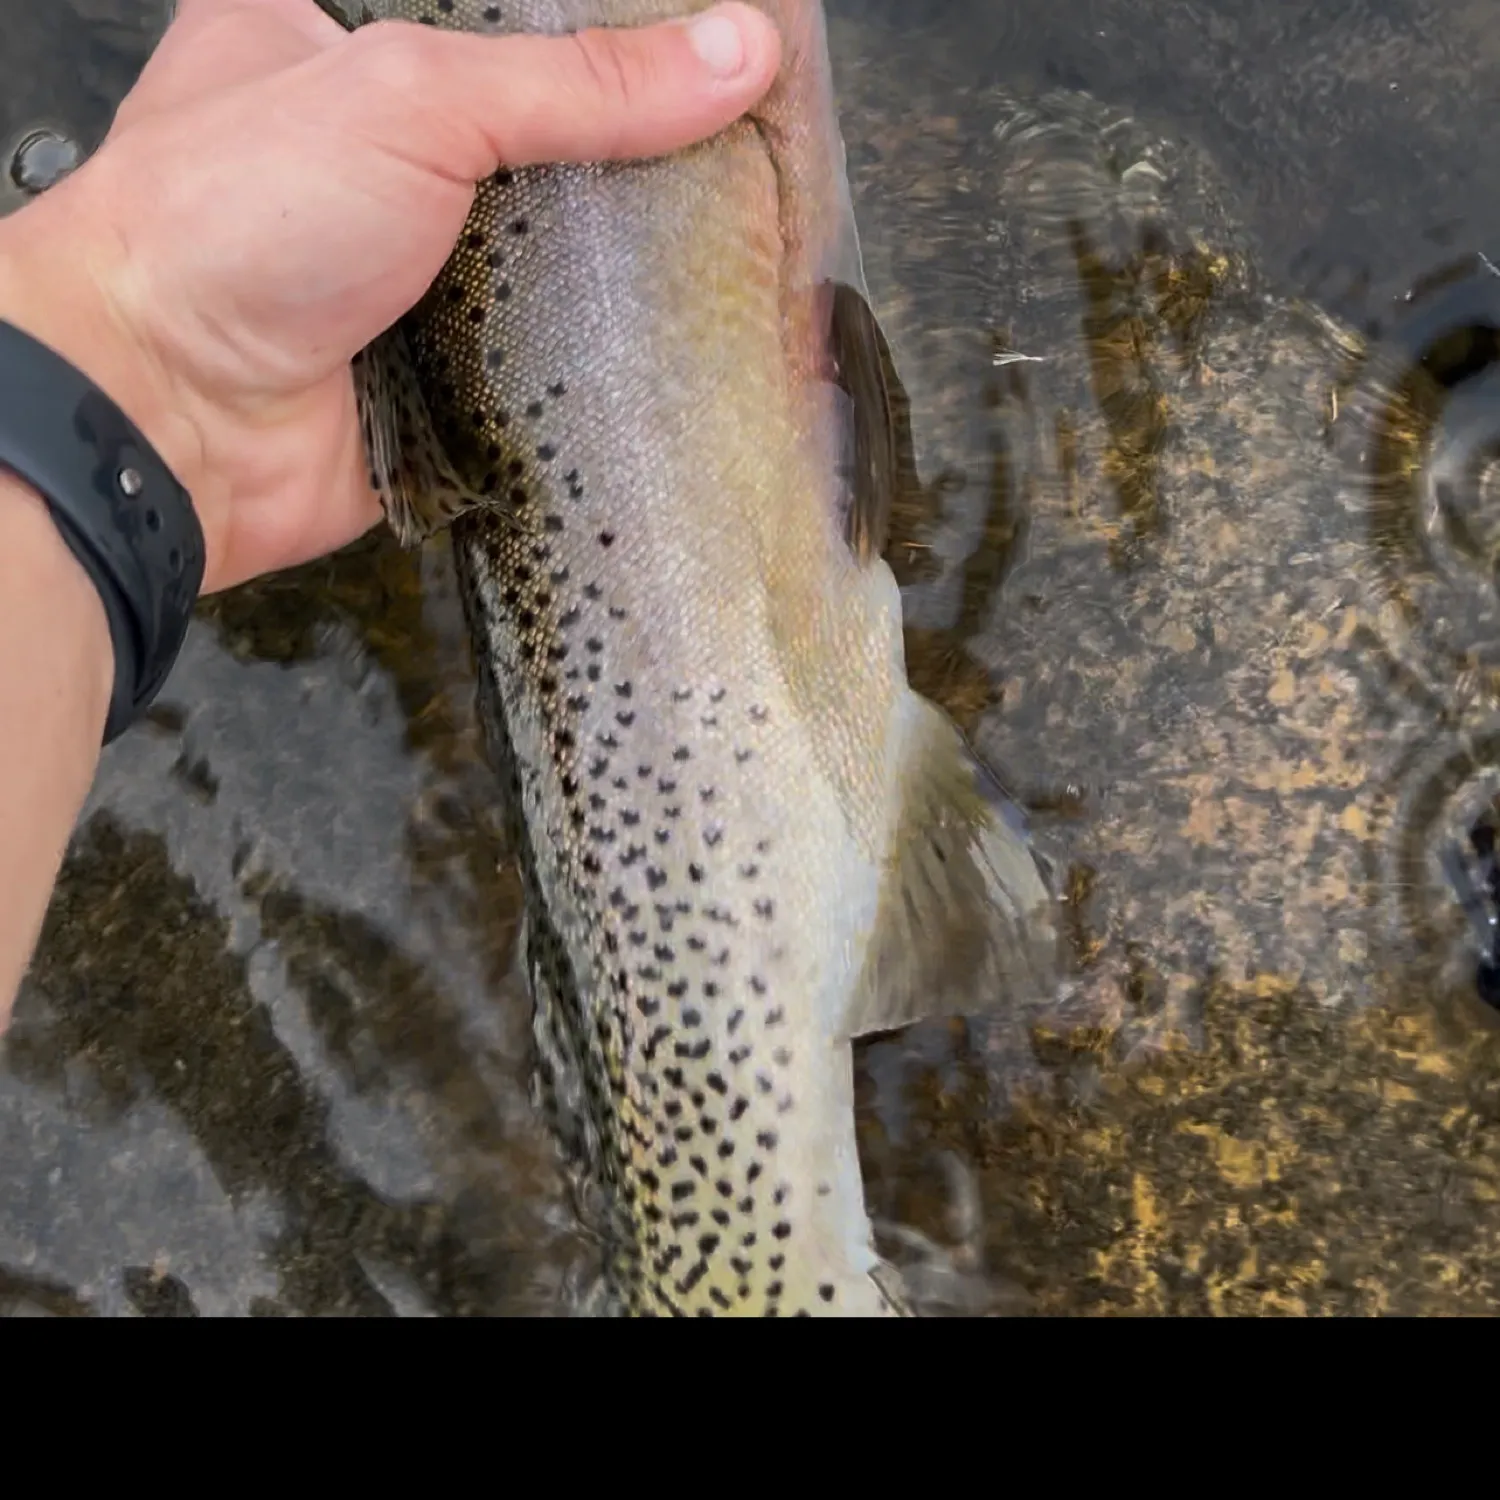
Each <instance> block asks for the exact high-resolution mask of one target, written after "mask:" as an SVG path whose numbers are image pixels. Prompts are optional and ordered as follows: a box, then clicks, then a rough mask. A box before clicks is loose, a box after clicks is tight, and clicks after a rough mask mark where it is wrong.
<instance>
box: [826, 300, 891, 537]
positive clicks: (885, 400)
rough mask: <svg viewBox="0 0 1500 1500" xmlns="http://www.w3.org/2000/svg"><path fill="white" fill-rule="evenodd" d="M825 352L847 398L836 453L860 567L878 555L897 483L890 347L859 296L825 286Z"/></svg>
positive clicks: (849, 529) (849, 533)
mask: <svg viewBox="0 0 1500 1500" xmlns="http://www.w3.org/2000/svg"><path fill="white" fill-rule="evenodd" d="M826 291H827V292H828V295H829V302H830V310H829V327H828V341H829V354H830V357H831V359H832V363H833V370H834V381H835V383H836V384H837V385H838V387H839V389H840V390H842V391H843V392H844V394H845V395H846V396H847V397H848V398H849V399H848V401H847V403H844V406H843V410H844V420H845V422H846V424H847V430H846V431H845V432H844V434H843V443H842V444H841V448H842V452H843V454H844V456H845V464H846V466H847V472H846V473H845V475H844V479H845V482H846V485H847V490H848V495H849V507H848V512H847V517H846V521H845V536H846V538H847V540H848V542H849V546H850V547H851V548H852V549H853V551H854V555H855V556H856V557H857V558H858V559H859V560H860V562H861V563H868V562H870V561H871V560H872V559H874V558H876V557H879V556H880V554H881V552H882V551H883V549H884V547H885V543H886V537H887V534H888V533H889V531H890V524H891V509H892V506H893V505H894V503H895V497H896V485H897V482H898V462H897V460H898V450H897V439H896V422H895V417H894V414H893V412H892V404H891V383H892V382H893V381H894V380H895V364H894V361H893V360H892V358H891V352H890V346H889V345H888V344H887V343H886V339H885V335H884V334H883V333H882V332H881V331H880V324H879V323H878V322H877V320H876V318H875V314H874V312H873V310H872V309H871V307H870V304H869V303H868V302H867V301H866V300H865V297H864V295H863V293H861V292H859V291H857V290H856V289H855V288H854V287H852V286H847V285H845V284H844V283H843V282H830V283H828V285H827V287H826Z"/></svg>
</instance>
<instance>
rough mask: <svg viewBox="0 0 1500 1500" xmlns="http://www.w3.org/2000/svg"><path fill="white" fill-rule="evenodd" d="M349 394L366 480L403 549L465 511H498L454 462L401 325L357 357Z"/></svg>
mask: <svg viewBox="0 0 1500 1500" xmlns="http://www.w3.org/2000/svg"><path fill="white" fill-rule="evenodd" d="M354 394H355V401H356V405H357V408H358V412H359V425H360V431H361V433H362V434H363V436H364V440H365V456H366V458H367V459H368V460H369V464H370V483H371V486H372V487H373V488H374V490H375V492H376V494H378V495H379V496H380V504H381V507H382V508H383V509H384V511H385V518H386V521H387V523H388V524H389V525H390V528H391V530H392V531H393V532H395V534H396V540H397V541H399V542H400V543H401V545H402V546H403V547H415V546H418V545H420V544H421V543H422V542H424V541H426V540H427V538H428V537H430V536H433V535H434V534H435V533H437V532H439V531H441V530H443V528H444V527H446V526H448V525H450V524H451V523H452V522H453V521H454V520H456V519H457V518H458V517H459V516H461V515H463V514H464V513H465V512H466V511H470V510H477V509H480V508H483V509H486V510H499V507H498V506H497V505H496V502H495V500H494V498H493V497H490V496H485V495H482V494H480V493H479V492H478V491H476V490H475V489H474V488H473V487H472V486H470V485H467V484H465V483H464V481H463V479H462V478H461V477H460V476H459V474H458V472H457V470H456V469H455V468H454V467H453V464H452V461H451V460H450V459H449V457H448V454H447V452H446V451H445V450H444V448H443V444H442V442H441V440H440V439H439V437H438V435H437V430H436V428H435V427H434V425H433V421H432V416H431V413H430V412H429V411H428V408H427V403H426V401H425V400H424V399H423V397H422V388H421V386H420V384H419V383H418V381H417V374H416V369H415V367H414V365H413V363H412V358H411V350H410V348H409V347H408V345H407V341H406V336H405V334H404V333H403V332H402V331H401V328H400V327H399V326H397V327H395V328H392V329H390V330H389V331H388V332H386V333H383V334H381V335H380V337H379V338H377V339H376V340H375V341H374V342H373V343H371V344H370V345H369V346H368V347H366V348H365V349H363V350H361V351H360V353H358V354H357V355H355V357H354ZM500 513H501V514H505V512H504V511H500Z"/></svg>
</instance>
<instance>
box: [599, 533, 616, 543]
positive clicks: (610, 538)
mask: <svg viewBox="0 0 1500 1500" xmlns="http://www.w3.org/2000/svg"><path fill="white" fill-rule="evenodd" d="M614 544H615V534H614V532H612V531H601V532H600V533H599V545H600V546H601V547H613V546H614Z"/></svg>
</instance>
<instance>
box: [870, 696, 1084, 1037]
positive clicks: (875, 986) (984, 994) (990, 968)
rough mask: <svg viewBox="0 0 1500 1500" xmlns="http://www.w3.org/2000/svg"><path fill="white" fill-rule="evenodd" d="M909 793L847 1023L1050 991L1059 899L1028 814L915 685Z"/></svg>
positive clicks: (905, 1020) (980, 1007) (966, 1010)
mask: <svg viewBox="0 0 1500 1500" xmlns="http://www.w3.org/2000/svg"><path fill="white" fill-rule="evenodd" d="M905 733H906V745H905V748H904V752H903V755H902V761H901V768H900V775H901V778H902V782H903V786H902V795H901V801H900V809H899V812H898V814H897V817H896V820H895V824H894V836H893V838H892V840H891V843H890V846H889V847H890V853H889V855H888V859H887V865H886V870H885V877H884V882H883V885H882V888H881V896H880V906H879V913H878V916H877V918H876V926H875V932H874V935H873V938H872V942H871V946H870V949H869V951H868V955H867V957H866V960H865V968H864V972H863V974H862V976H861V982H860V984H859V986H858V987H857V990H856V997H855V1001H854V1004H853V1006H852V1008H851V1012H850V1015H849V1017H848V1024H847V1028H846V1029H847V1034H848V1035H850V1036H859V1035H861V1034H863V1033H865V1032H870V1031H886V1030H892V1029H894V1028H896V1027H899V1026H905V1025H908V1024H909V1023H911V1022H913V1021H917V1020H921V1019H923V1018H925V1017H931V1016H943V1015H957V1014H974V1013H977V1012H979V1011H984V1010H990V1009H994V1008H996V1007H1000V1006H1010V1005H1015V1004H1020V1003H1025V1002H1027V1001H1037V1000H1042V999H1046V998H1048V997H1049V996H1050V995H1051V993H1052V991H1053V990H1054V989H1055V987H1056V984H1057V970H1058V964H1057V959H1058V934H1057V927H1056V922H1055V916H1054V899H1053V895H1052V893H1051V891H1050V890H1049V889H1048V886H1047V882H1046V880H1045V879H1044V877H1043V874H1042V870H1041V867H1040V865H1039V863H1038V859H1037V856H1036V855H1035V854H1034V853H1033V851H1032V848H1031V845H1030V841H1029V840H1028V838H1027V836H1026V833H1025V827H1024V820H1023V818H1022V815H1021V812H1020V810H1019V808H1017V807H1016V806H1015V805H1014V804H1013V803H1012V802H1010V800H1009V799H1008V798H1007V797H1006V796H1005V794H1004V792H1003V791H1002V790H1001V789H1000V787H999V785H998V783H996V781H995V779H994V777H993V776H992V775H991V774H990V773H989V772H988V771H987V770H986V769H985V768H984V767H983V766H982V765H981V764H980V763H979V761H978V760H976V759H975V757H974V756H973V755H972V754H971V753H970V751H969V749H968V747H967V746H966V745H965V744H964V740H963V737H962V735H960V734H959V732H958V730H957V728H956V727H955V726H954V725H953V723H952V722H951V721H950V720H949V719H948V718H947V717H946V716H945V715H944V714H943V713H942V712H941V711H940V710H938V709H937V708H935V707H934V706H933V705H932V704H931V703H928V702H927V701H926V699H924V698H921V697H919V696H918V695H917V694H915V693H912V694H910V695H909V701H908V710H907V714H906V723H905Z"/></svg>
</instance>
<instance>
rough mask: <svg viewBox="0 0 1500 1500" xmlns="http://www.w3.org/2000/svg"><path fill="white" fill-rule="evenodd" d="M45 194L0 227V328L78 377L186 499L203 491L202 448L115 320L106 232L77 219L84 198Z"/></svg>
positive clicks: (116, 280) (114, 255)
mask: <svg viewBox="0 0 1500 1500" xmlns="http://www.w3.org/2000/svg"><path fill="white" fill-rule="evenodd" d="M82 179H83V174H82V173H80V174H79V176H78V177H75V178H70V179H69V180H68V181H67V182H64V183H62V184H60V185H59V186H58V187H56V188H53V189H51V190H50V191H49V192H48V193H47V194H46V195H45V196H43V197H42V198H39V199H38V200H36V201H35V202H34V203H31V204H29V205H27V207H25V208H24V209H22V210H20V211H19V212H18V213H15V214H13V215H12V216H11V217H10V218H9V219H8V220H6V221H5V222H4V223H3V224H0V319H4V320H5V321H6V322H8V323H12V324H14V325H15V326H16V327H17V328H19V329H21V330H22V331H23V332H25V333H28V334H30V335H31V336H32V337H33V338H35V339H39V340H40V341H41V342H42V343H44V344H46V345H47V346H48V347H49V348H51V349H52V350H54V351H55V352H56V353H57V354H60V355H61V356H62V357H63V358H64V359H65V360H67V361H68V363H69V364H71V365H73V366H74V367H75V368H76V369H78V370H80V371H81V372H82V373H83V374H84V375H86V376H88V378H89V379H90V380H92V381H93V382H94V384H95V385H97V386H98V387H99V389H100V390H102V391H103V392H104V393H105V394H106V395H107V396H108V397H109V398H110V399H111V400H112V401H113V402H114V403H115V404H116V405H117V406H118V407H119V408H120V410H121V411H123V412H124V413H125V415H126V416H127V417H129V418H130V420H131V421H132V422H134V423H135V425H136V427H137V428H139V429H140V431H141V432H142V433H143V434H144V435H145V437H146V440H147V441H148V442H149V443H150V444H151V446H152V447H153V448H154V449H155V450H156V452H157V454H158V455H159V456H160V457H161V459H162V461H163V462H164V463H165V464H166V465H167V467H168V468H169V469H170V470H171V471H172V473H173V475H174V476H175V477H176V479H177V480H178V482H179V483H180V484H181V485H182V486H183V488H184V489H186V490H187V492H188V494H189V495H190V496H191V497H192V498H193V501H194V508H195V509H196V510H197V511H198V513H199V516H200V521H201V517H202V512H203V503H202V499H201V496H202V494H203V491H204V488H205V486H206V485H207V484H208V483H209V482H210V481H209V477H208V470H207V465H206V463H205V461H204V443H203V439H202V435H201V432H200V429H199V427H198V425H197V424H196V423H195V422H194V421H193V420H192V417H191V415H190V413H191V412H192V411H193V410H194V405H193V403H192V402H191V401H189V400H187V399H185V398H184V394H183V393H182V392H181V391H180V390H179V389H178V382H177V381H176V380H175V378H174V377H173V374H172V372H171V371H170V370H169V369H168V368H166V366H165V364H164V363H163V361H162V360H161V359H160V358H159V357H158V356H157V355H156V353H155V351H154V350H153V348H152V346H151V343H150V340H149V339H148V338H147V337H145V336H144V334H143V332H142V331H141V330H140V329H138V328H136V327H135V326H133V322H132V320H131V319H130V318H129V317H127V316H126V314H125V313H124V311H123V310H122V305H121V303H122V299H121V297H120V296H119V295H118V291H117V288H118V287H119V286H120V285H121V284H122V283H123V282H124V281H125V280H126V279H127V277H128V274H129V273H128V268H127V267H126V265H125V264H124V260H123V252H122V251H121V250H120V248H119V247H118V245H117V244H115V243H114V242H113V240H112V236H111V235H110V233H109V230H108V226H107V225H104V226H101V225H99V224H96V223H95V222H94V220H93V218H92V217H90V218H88V219H85V217H84V207H83V205H86V203H87V198H86V196H83V197H80V196H76V195H75V194H74V193H72V192H71V191H70V190H71V189H73V187H74V185H75V183H80V182H81V181H82Z"/></svg>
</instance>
